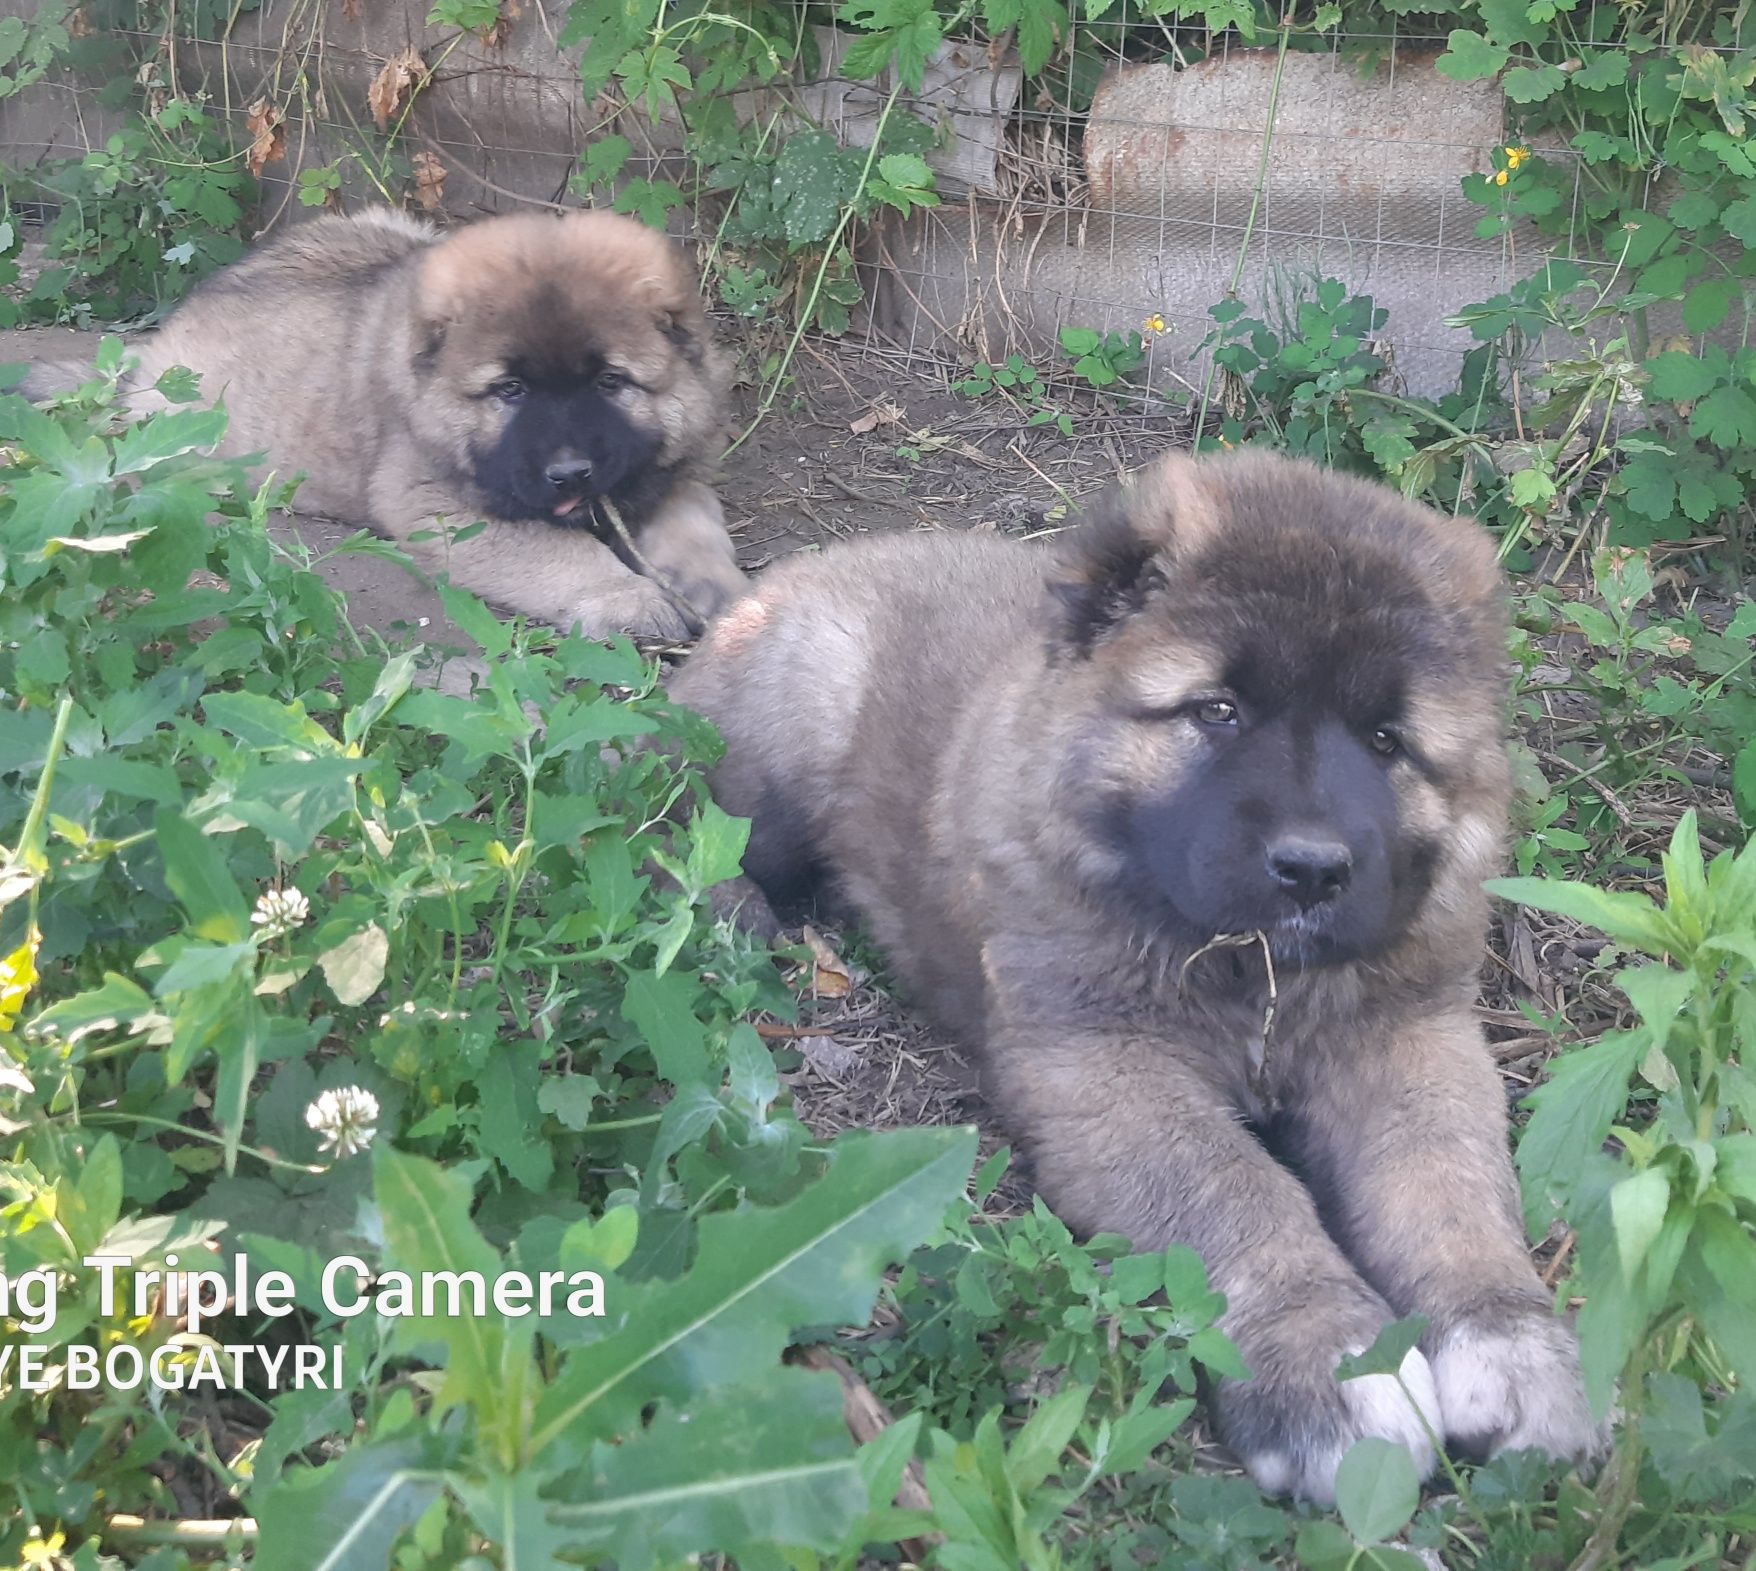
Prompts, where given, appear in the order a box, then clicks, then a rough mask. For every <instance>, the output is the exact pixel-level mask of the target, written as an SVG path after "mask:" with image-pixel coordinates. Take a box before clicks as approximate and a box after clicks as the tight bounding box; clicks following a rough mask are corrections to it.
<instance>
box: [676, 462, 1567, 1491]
mask: <svg viewBox="0 0 1756 1571" xmlns="http://www.w3.org/2000/svg"><path fill="white" fill-rule="evenodd" d="M1503 650H1504V610H1503V585H1502V582H1501V578H1500V575H1499V572H1498V570H1497V568H1496V565H1495V560H1494V553H1493V549H1492V545H1491V543H1490V541H1489V540H1488V538H1487V537H1486V536H1485V535H1484V534H1483V533H1482V532H1481V531H1480V530H1478V529H1477V528H1475V527H1474V526H1472V525H1469V524H1466V523H1463V522H1461V521H1458V520H1454V519H1442V518H1440V517H1439V516H1437V515H1436V514H1433V513H1430V512H1428V511H1427V510H1425V509H1423V508H1420V507H1417V506H1415V505H1413V504H1410V503H1408V502H1405V501H1404V500H1402V499H1401V498H1400V497H1398V496H1396V495H1395V494H1393V493H1391V492H1389V491H1387V490H1384V489H1381V488H1378V487H1375V486H1371V485H1368V484H1365V483H1363V482H1360V481H1356V480H1351V479H1346V478H1342V477H1338V476H1335V475H1331V474H1327V473H1324V472H1321V471H1319V470H1317V469H1315V468H1313V467H1311V466H1309V465H1306V464H1301V463H1294V462H1290V461H1287V460H1283V459H1273V458H1270V457H1267V456H1257V455H1239V456H1236V457H1232V458H1229V459H1214V460H1202V461H1199V462H1193V461H1190V460H1188V459H1185V458H1181V457H1174V458H1169V459H1166V460H1164V461H1162V462H1161V463H1159V464H1158V465H1157V466H1156V467H1154V468H1153V469H1151V470H1150V471H1148V472H1146V473H1144V474H1143V475H1142V476H1141V477H1139V478H1138V479H1137V480H1136V482H1135V483H1134V484H1133V485H1132V486H1130V487H1129V488H1127V489H1126V490H1125V491H1124V492H1123V493H1122V494H1121V496H1120V497H1119V499H1117V500H1116V501H1114V502H1113V503H1112V504H1111V505H1110V506H1109V507H1108V508H1106V509H1104V510H1103V511H1102V513H1101V514H1100V516H1099V517H1097V518H1095V519H1093V520H1091V521H1090V522H1087V523H1086V524H1085V525H1084V526H1083V527H1081V528H1080V529H1078V530H1077V531H1075V532H1074V533H1073V535H1072V536H1071V538H1070V539H1069V540H1068V541H1067V542H1066V543H1065V544H1064V545H1062V546H1059V547H1056V548H1053V549H1049V548H1042V549H1037V548H1030V547H1025V546H1021V545H1018V544H1015V543H1009V542H1006V541H1004V540H1001V539H998V538H995V537H987V538H978V537H971V536H957V535H948V534H918V535H910V536H892V537H888V538H883V539H875V540H870V541H866V542H862V543H860V544H858V545H853V546H846V547H840V548H837V549H832V550H830V551H828V552H825V553H824V554H823V555H822V556H821V557H820V558H816V559H796V560H794V561H793V562H790V563H787V564H784V565H782V566H780V567H778V568H776V569H774V570H773V571H772V572H771V573H770V574H769V575H768V576H767V577H766V578H765V579H764V580H763V581H762V582H761V584H760V585H759V586H758V587H757V589H756V591H755V592H754V593H753V594H752V595H751V596H750V597H748V598H746V599H744V600H742V601H740V602H738V603H737V604H735V605H734V606H733V607H732V608H731V609H730V610H729V611H727V612H726V613H725V615H724V616H723V617H722V618H721V620H720V621H719V622H718V623H717V624H716V625H715V626H714V627H713V628H712V629H711V630H710V632H709V636H708V637H707V639H706V640H705V641H704V642H703V644H702V646H701V647H700V649H699V650H698V651H697V653H696V654H695V655H694V657H693V658H692V659H691V660H690V662H689V663H688V665H687V667H686V668H685V670H684V671H683V673H682V676H681V678H680V679H679V681H678V682H677V683H676V684H675V687H674V689H673V691H674V696H675V697H676V698H677V699H678V700H680V701H681V702H683V703H686V704H688V705H691V706H692V707H694V708H696V709H698V710H700V711H701V712H702V713H704V714H705V715H707V716H708V718H710V719H711V720H713V721H714V722H715V724H716V725H718V726H719V728H720V730H721V731H722V733H723V734H724V736H725V739H726V744H727V753H726V757H725V760H724V762H723V763H722V764H721V765H720V766H719V768H718V769H717V771H716V773H715V775H714V776H713V787H714V790H715V793H716V795H717V796H718V798H719V800H720V802H721V803H722V804H723V805H724V806H725V807H726V808H727V809H729V810H730V811H732V812H734V813H738V814H743V815H748V816H750V817H751V818H752V819H753V831H752V837H751V842H750V849H749V853H748V856H747V858H746V864H745V865H746V870H747V872H748V873H749V874H750V875H751V877H752V878H754V880H755V881H756V882H757V884H759V885H760V886H761V887H762V889H763V890H764V891H766V892H767V893H768V894H769V895H770V896H772V897H775V898H778V899H781V900H787V899H790V898H793V897H796V896H798V895H801V894H803V893H805V892H807V890H808V889H809V888H811V887H812V886H813V884H816V883H823V882H827V884H828V885H829V886H830V887H831V888H832V889H833V891H834V893H835V894H836V895H838V896H839V897H840V898H842V899H844V900H845V901H846V902H847V904H848V905H850V906H851V907H852V909H853V911H854V912H856V913H858V915H859V916H860V917H862V918H863V919H864V920H865V921H866V922H867V923H868V924H869V926H870V929H871V932H872V934H873V936H874V937H875V938H876V939H877V941H878V943H879V944H880V946H881V947H882V948H883V949H884V951H885V952H886V954H887V956H888V957H889V959H890V961H891V962H892V963H893V965H894V967H895V970H896V972H897V974H898V975H899V977H900V978H901V980H902V981H903V983H904V985H905V988H906V990H907V992H908V993H909V994H910V995H911V996H912V997H913V998H914V999H916V1000H917V1001H918V1002H919V1003H920V1004H921V1005H922V1006H923V1007H924V1008H925V1009H926V1010H927V1011H928V1012H929V1013H930V1014H931V1015H932V1016H933V1018H934V1019H935V1020H936V1021H937V1023H938V1024H939V1025H940V1026H941V1027H942V1028H943V1029H944V1030H946V1031H947V1032H948V1033H950V1034H952V1035H953V1036H954V1037H955V1038H956V1039H957V1040H958V1041H960V1042H961V1043H963V1044H965V1045H967V1046H969V1047H970V1048H971V1049H973V1050H974V1052H975V1053H976V1055H977V1057H978V1061H979V1063H980V1066H981V1071H982V1075H983V1079H984V1084H985V1089H986V1091H987V1093H988V1094H989V1095H990V1097H991V1098H992V1100H993V1101H994V1103H995V1105H996V1108H997V1111H998V1113H999V1115H1000V1117H1001V1120H1002V1121H1003V1122H1004V1123H1005V1124H1006V1125H1008V1126H1009V1127H1010V1129H1011V1131H1012V1132H1013V1133H1014V1134H1015V1136H1016V1138H1017V1139H1018V1141H1019V1143H1020V1144H1021V1145H1022V1147H1023V1149H1024V1151H1025V1153H1026V1154H1027V1156H1028V1158H1029V1159H1030V1162H1031V1164H1032V1168H1033V1170H1034V1174H1035V1177H1036V1181H1037V1183H1038V1185H1039V1187H1040V1189H1041V1190H1042V1192H1043V1194H1044V1196H1045V1198H1046V1199H1047V1200H1048V1201H1049V1203H1050V1204H1051V1205H1052V1206H1053V1207H1054V1208H1055V1209H1056V1210H1057V1211H1058V1212H1059V1213H1060V1215H1061V1216H1062V1217H1063V1218H1064V1219H1065V1220H1066V1221H1067V1222H1068V1223H1069V1224H1070V1225H1072V1226H1074V1227H1076V1228H1078V1229H1081V1230H1083V1231H1086V1232H1095V1231H1098V1230H1114V1231H1118V1232H1121V1233H1124V1234H1126V1235H1127V1236H1128V1237H1130V1238H1131V1239H1132V1240H1133V1242H1134V1244H1135V1245H1136V1247H1138V1248H1142V1249H1152V1248H1156V1247H1160V1246H1163V1245H1164V1244H1166V1243H1169V1242H1172V1241H1177V1242H1182V1243H1185V1244H1188V1245H1191V1246H1193V1247H1194V1248H1196V1249H1197V1250H1199V1251H1200V1252H1201V1254H1202V1256H1203V1257H1204V1258H1205V1260H1206V1262H1207V1265H1208V1268H1209V1271H1210V1273H1211V1275H1212V1277H1213V1280H1214V1284H1215V1286H1216V1287H1217V1288H1218V1289H1219V1290H1221V1291H1222V1292H1223V1293H1224V1294H1225V1295H1226V1299H1227V1303H1228V1308H1227V1311H1226V1315H1225V1319H1224V1322H1223V1323H1224V1326H1225V1328H1226V1330H1227V1331H1228V1332H1229V1333H1230V1334H1231V1336H1232V1337H1233V1338H1234V1339H1235V1340H1236V1342H1237V1344H1238V1346H1239V1349H1240V1351H1241V1352H1242V1355H1243V1358H1244V1360H1245V1362H1246V1363H1247V1364H1248V1366H1249V1368H1250V1370H1251V1378H1250V1379H1249V1380H1247V1381H1231V1380H1228V1381H1225V1382H1222V1383H1221V1385H1220V1386H1219V1388H1218V1390H1217V1392H1216V1406H1217V1414H1218V1417H1219V1420H1220V1426H1221V1430H1222V1433H1223V1434H1224V1435H1225V1437H1226V1438H1227V1439H1228V1440H1229V1442H1230V1443H1231V1445H1232V1446H1233V1447H1234V1448H1235V1449H1236V1450H1237V1451H1238V1452H1239V1453H1240V1454H1241V1456H1242V1457H1243V1459H1244V1461H1245V1464H1246V1466H1247V1467H1248V1468H1249V1470H1250V1472H1251V1474H1252V1476H1254V1477H1255V1479H1256V1480H1257V1481H1258V1483H1260V1484H1261V1485H1262V1486H1263V1487H1265V1488H1267V1489H1270V1490H1273V1491H1277V1492H1293V1493H1298V1494H1301V1495H1305V1496H1308V1497H1312V1498H1315V1499H1318V1500H1326V1499H1328V1498H1330V1497H1331V1495H1332V1494H1333V1488H1334V1476H1335V1469H1336V1466H1337V1464H1338V1462H1339V1461H1340V1459H1341V1457H1342V1455H1343V1454H1344V1452H1345V1451H1346V1450H1347V1449H1348V1447H1349V1446H1350V1445H1351V1444H1352V1443H1353V1442H1354V1441H1355V1440H1357V1439H1359V1438H1360V1437H1361V1436H1364V1435H1368V1434H1376V1435H1383V1436H1387V1437H1389V1438H1391V1439H1393V1440H1395V1441H1398V1442H1400V1443H1402V1444H1403V1445H1405V1446H1407V1448H1408V1449H1409V1451H1410V1452H1411V1453H1412V1454H1413V1455H1414V1456H1415V1458H1416V1460H1417V1462H1418V1463H1419V1464H1420V1465H1421V1467H1422V1468H1423V1469H1425V1468H1427V1467H1428V1466H1430V1465H1431V1463H1432V1461H1433V1451H1432V1446H1431V1443H1430V1441H1429V1440H1428V1437H1427V1433H1426V1429H1425V1427H1424V1426H1423V1424H1422V1421H1421V1415H1420V1414H1417V1413H1416V1412H1415V1411H1414V1410H1413V1408H1411V1406H1410V1403H1409V1401H1408V1399H1407V1398H1406V1397H1405V1396H1404V1394H1403V1391H1402V1389H1401V1388H1400V1387H1399V1386H1398V1385H1397V1383H1396V1381H1395V1379H1394V1378H1393V1377H1391V1376H1388V1375H1376V1376H1369V1377H1366V1378H1363V1379H1359V1380H1354V1381H1351V1382H1346V1383H1338V1382H1337V1381H1336V1380H1335V1378H1334V1370H1335V1367H1336V1363H1337V1360H1338V1359H1340V1358H1341V1356H1342V1355H1343V1354H1345V1353H1349V1352H1356V1351H1359V1350H1361V1349H1363V1348H1364V1347H1366V1346H1367V1345H1368V1344H1370V1343H1371V1342H1372V1340H1373V1339H1374V1337H1375V1336H1376V1335H1377V1333H1378V1332H1379V1330H1380V1329H1382V1327H1383V1326H1384V1325H1385V1323H1386V1322H1387V1321H1389V1320H1390V1319H1391V1318H1392V1317H1395V1316H1404V1315H1408V1314H1412V1313H1416V1312H1418V1313H1420V1314H1423V1315H1425V1316H1427V1317H1428V1319H1429V1321H1430V1325H1429V1328H1428V1330H1427V1332H1426V1334H1425V1336H1424V1337H1423V1339H1422V1342H1421V1345H1420V1348H1419V1350H1418V1351H1415V1352H1412V1353H1410V1354H1409V1355H1408V1358H1407V1360H1406V1361H1405V1362H1404V1364H1403V1368H1402V1371H1401V1372H1402V1376H1403V1379H1404V1382H1405V1384H1406V1386H1407V1388H1408V1391H1409V1392H1410V1393H1411V1394H1412V1396H1413V1398H1414V1401H1415V1403H1416V1404H1418V1406H1419V1408H1420V1409H1421V1414H1424V1416H1425V1418H1426V1420H1427V1422H1428V1424H1430V1425H1431V1427H1432V1429H1433V1430H1434V1431H1435V1432H1437V1433H1438V1434H1440V1435H1441V1436H1443V1437H1446V1438H1448V1439H1449V1440H1451V1441H1452V1442H1455V1443H1456V1444H1457V1445H1458V1446H1459V1447H1461V1448H1463V1449H1466V1450H1470V1451H1474V1452H1489V1451H1493V1450H1497V1449H1500V1448H1502V1447H1508V1446H1512V1447H1519V1446H1538V1447H1541V1448H1543V1449H1544V1450H1547V1451H1549V1452H1551V1453H1553V1454H1555V1455H1558V1456H1564V1457H1580V1456H1583V1455H1585V1454H1587V1453H1588V1452H1590V1451H1592V1450H1593V1449H1594V1448H1595V1447H1596V1446H1597V1445H1598V1443H1599V1437H1600V1429H1599V1425H1598V1424H1597V1423H1596V1422H1595V1421H1594V1419H1593V1417H1592V1414H1591V1413H1590V1411H1589V1410H1588V1407H1587V1404H1586V1400H1585V1397H1584V1394H1583V1389H1582V1386H1581V1382H1580V1377H1579V1370H1578V1361H1577V1353H1576V1347H1575V1343H1574V1339H1573V1336H1572V1333H1571V1331H1570V1329H1569V1328H1568V1326H1567V1325H1566V1323H1565V1322H1564V1321H1562V1320H1561V1319H1559V1318H1557V1317H1556V1316H1555V1315H1554V1314H1553V1313H1552V1312H1551V1304H1550V1295H1549V1294H1548V1293H1547V1292H1546V1291H1545V1289H1544V1288H1543V1286H1542V1283H1541V1282H1540V1281H1539V1279H1538V1278H1537V1275H1536V1273H1535V1271H1534V1269H1533V1268H1532V1265H1531V1262H1530V1259H1529V1257H1528V1254H1527V1252H1526V1248H1525V1243H1524V1239H1523V1235H1522V1229H1521V1226H1520V1221H1519V1212H1518V1204H1517V1195H1516V1185H1515V1180H1514V1175H1513V1170H1512V1165H1511V1161H1510V1158H1509V1154H1508V1144H1507V1127H1506V1114H1505V1099H1504V1093H1503V1091H1502V1088H1501V1085H1500V1082H1499V1079H1498V1077H1497V1075H1496V1073H1495V1069H1494V1066H1493V1063H1492V1061H1491V1059H1490V1057H1489V1054H1488V1052H1487V1050H1486V1047H1485V1044H1484V1042H1483V1039H1482V1035H1481V1031H1480V1028H1479V1026H1478V1025H1477V1023H1476V1021H1475V1020H1474V1018H1473V1016H1472V1012H1471V1004H1472V1001H1473V998H1474V984H1475V973H1476V970H1477V967H1478V965H1479V963H1480V958H1481V954H1482V933H1483V927H1484V924H1485V919H1486V901H1485V896H1484V895H1483V893H1482V888H1481V885H1482V881H1483V880H1484V879H1485V878H1487V877H1488V876H1490V875H1491V874H1492V873H1493V872H1494V871H1495V870H1496V867H1497V864H1498V861H1499V857H1500V854H1501V846H1502V835H1503V831H1504V825H1505V818H1506V808H1507V801H1508V795H1509V784H1508V767H1507V761H1506V754H1505V750H1504V745H1503V736H1502V723H1503V708H1504V699H1505V692H1504V678H1503ZM1216 938H1217V939H1222V940H1224V942H1221V943H1219V944H1217V945H1216V944H1215V943H1214V940H1215V939H1216ZM1271 995H1272V998H1273V1003H1274V1009H1273V1014H1272V1021H1270V1020H1269V1018H1268V1016H1269V1009H1268V1006H1269V1003H1270V998H1271ZM1265 1026H1266V1027H1267V1029H1266V1030H1265Z"/></svg>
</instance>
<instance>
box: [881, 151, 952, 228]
mask: <svg viewBox="0 0 1756 1571" xmlns="http://www.w3.org/2000/svg"><path fill="white" fill-rule="evenodd" d="M866 195H867V196H869V197H871V198H872V199H873V200H874V201H878V202H883V203H885V204H886V205H887V206H890V207H894V208H895V209H896V210H897V211H898V212H899V213H901V214H902V215H903V216H904V217H905V218H906V217H907V216H908V215H909V213H910V212H911V211H913V210H914V209H915V208H917V207H937V206H938V205H939V194H938V192H936V191H935V190H934V189H933V171H932V170H931V169H930V168H928V166H927V161H926V159H924V158H921V157H920V156H918V155H917V154H915V153H891V154H890V155H889V156H888V157H885V158H881V159H879V160H878V179H876V180H873V181H871V182H869V183H868V184H867V186H866Z"/></svg>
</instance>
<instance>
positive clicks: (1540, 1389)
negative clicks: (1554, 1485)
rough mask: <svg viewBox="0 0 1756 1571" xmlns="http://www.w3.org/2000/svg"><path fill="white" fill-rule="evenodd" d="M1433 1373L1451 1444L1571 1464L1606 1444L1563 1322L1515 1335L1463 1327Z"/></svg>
mask: <svg viewBox="0 0 1756 1571" xmlns="http://www.w3.org/2000/svg"><path fill="white" fill-rule="evenodd" d="M1433 1372H1434V1376H1435V1378H1436V1379H1437V1381H1438V1388H1439V1408H1440V1411H1441V1412H1442V1413H1443V1414H1444V1415H1445V1433H1446V1434H1447V1435H1448V1436H1454V1437H1456V1438H1458V1439H1461V1440H1465V1441H1469V1442H1472V1443H1476V1444H1480V1443H1482V1442H1483V1441H1486V1442H1487V1443H1488V1445H1489V1446H1490V1447H1491V1448H1492V1449H1493V1450H1494V1451H1517V1450H1523V1449H1526V1448H1534V1449H1536V1450H1539V1451H1544V1452H1547V1453H1548V1455H1550V1456H1552V1457H1559V1458H1561V1459H1563V1460H1568V1461H1572V1460H1577V1459H1579V1458H1581V1457H1585V1456H1589V1455H1590V1454H1592V1453H1593V1452H1594V1451H1596V1450H1597V1449H1598V1447H1599V1445H1600V1444H1601V1441H1602V1438H1603V1434H1604V1429H1603V1426H1602V1425H1600V1424H1598V1423H1597V1422H1596V1421H1595V1420H1594V1419H1593V1418H1592V1416H1591V1410H1590V1408H1589V1406H1588V1405H1587V1403H1586V1400H1585V1388H1584V1386H1583V1384H1582V1383H1581V1381H1580V1376H1579V1356H1578V1353H1577V1352H1576V1351H1575V1347H1574V1342H1573V1335H1572V1333H1571V1332H1570V1331H1569V1330H1568V1329H1567V1328H1566V1326H1565V1325H1564V1324H1563V1323H1562V1322H1561V1321H1559V1320H1551V1321H1541V1320H1538V1321H1531V1322H1526V1323H1525V1324H1523V1325H1522V1326H1520V1327H1519V1329H1518V1331H1517V1333H1516V1334H1514V1333H1511V1332H1506V1331H1490V1330H1486V1329H1484V1328H1482V1327H1480V1326H1471V1325H1462V1326H1459V1327H1458V1328H1457V1329H1455V1330H1454V1331H1452V1332H1451V1333H1450V1334H1449V1335H1447V1336H1446V1338H1445V1340H1444V1341H1443V1342H1442V1343H1440V1345H1439V1349H1438V1351H1437V1352H1436V1353H1435V1354H1434V1356H1433Z"/></svg>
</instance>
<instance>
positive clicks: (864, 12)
mask: <svg viewBox="0 0 1756 1571" xmlns="http://www.w3.org/2000/svg"><path fill="white" fill-rule="evenodd" d="M839 15H840V17H841V20H842V21H844V22H849V23H852V24H853V25H854V26H855V27H858V28H861V29H863V30H864V31H865V33H866V36H865V37H864V38H856V39H855V40H854V42H853V44H852V45H851V46H850V47H849V49H848V52H847V53H846V54H845V55H843V56H842V62H841V68H842V70H843V72H844V73H845V74H846V75H848V76H850V77H853V78H854V79H855V80H856V81H863V80H865V79H867V78H869V77H874V76H877V75H879V74H880V73H881V72H883V71H885V70H886V69H894V70H895V72H896V76H897V80H898V81H899V82H901V83H902V85H903V86H904V87H906V88H908V89H909V90H910V91H911V92H916V93H918V92H919V91H920V90H921V81H922V78H923V76H924V74H925V72H926V69H927V61H928V60H929V59H931V58H932V55H933V51H934V50H935V49H937V48H938V47H939V45H940V43H941V42H942V41H943V39H944V33H943V31H942V29H941V25H940V21H939V13H938V10H937V8H936V7H935V5H934V0H848V4H846V5H844V6H843V7H842V8H841V11H840V13H839Z"/></svg>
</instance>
